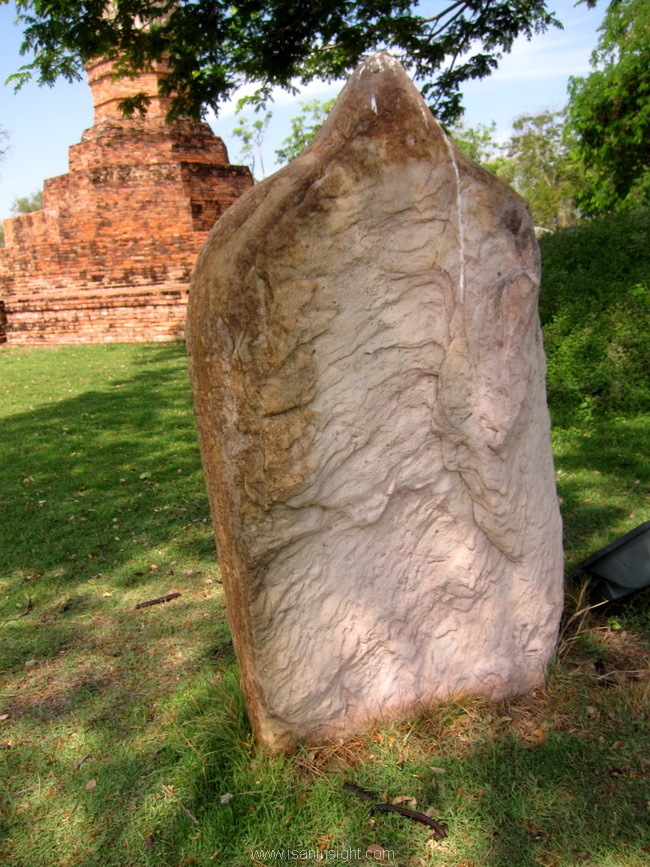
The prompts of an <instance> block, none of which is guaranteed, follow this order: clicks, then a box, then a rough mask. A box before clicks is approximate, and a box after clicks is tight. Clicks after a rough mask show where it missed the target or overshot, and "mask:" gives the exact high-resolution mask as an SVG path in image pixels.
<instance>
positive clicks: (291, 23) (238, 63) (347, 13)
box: [0, 0, 595, 121]
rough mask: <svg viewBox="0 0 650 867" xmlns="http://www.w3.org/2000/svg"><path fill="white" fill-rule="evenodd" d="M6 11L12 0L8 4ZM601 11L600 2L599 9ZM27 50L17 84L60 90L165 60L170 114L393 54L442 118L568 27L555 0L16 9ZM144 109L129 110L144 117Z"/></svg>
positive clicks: (184, 0)
mask: <svg viewBox="0 0 650 867" xmlns="http://www.w3.org/2000/svg"><path fill="white" fill-rule="evenodd" d="M0 2H7V0H0ZM590 2H595V0H590ZM16 5H17V9H18V18H19V21H20V22H21V23H22V26H23V29H24V38H23V43H22V48H21V50H22V52H23V53H24V54H28V55H29V54H31V53H34V57H33V59H32V60H31V61H30V62H28V63H26V64H25V65H24V66H23V67H21V69H20V70H19V71H18V72H17V73H16V74H15V75H14V76H12V78H13V80H14V82H15V83H16V84H17V86H20V85H21V84H22V83H23V82H24V81H26V80H28V79H29V78H30V77H32V76H34V77H36V79H37V80H38V82H39V83H41V84H52V83H53V82H54V81H55V80H56V79H57V78H58V77H59V76H64V77H65V78H67V79H70V80H73V79H76V78H79V77H80V75H81V73H82V71H83V67H84V63H86V62H87V61H89V60H91V59H93V58H96V57H105V58H109V59H113V60H116V61H117V62H118V67H119V69H120V70H121V72H122V73H124V74H128V73H134V72H138V71H140V70H142V69H144V68H146V66H147V64H148V63H150V62H151V61H161V60H163V59H166V61H167V62H168V63H169V65H170V68H171V71H170V74H169V76H168V78H166V80H165V82H164V83H163V85H162V90H163V92H164V93H165V94H167V95H169V94H172V95H173V102H172V108H171V115H172V116H173V115H178V114H187V115H191V116H194V117H200V116H201V115H202V114H203V112H204V111H205V109H206V107H211V108H213V109H214V110H215V111H218V107H219V104H220V103H222V102H223V101H224V100H226V99H228V98H229V97H230V96H231V95H232V93H233V92H234V91H235V90H236V88H237V87H239V86H240V85H242V84H244V83H246V82H256V83H257V84H258V86H259V90H258V96H259V97H260V99H262V98H264V97H265V96H268V95H269V93H270V90H271V88H273V87H275V86H280V87H284V88H287V89H292V88H293V87H294V86H295V84H296V83H298V82H299V83H302V84H305V83H307V82H309V81H311V80H312V79H314V78H322V79H324V80H326V81H333V80H336V79H340V78H341V77H343V76H345V75H347V74H348V73H349V72H350V71H351V70H352V69H353V68H354V67H355V66H356V65H357V63H359V61H360V60H361V59H362V58H363V57H364V56H365V55H367V54H368V53H369V52H373V51H376V50H378V49H382V48H385V49H387V50H388V51H390V52H391V54H393V55H394V56H395V57H397V58H398V59H399V60H400V61H401V62H402V63H403V64H404V65H405V66H406V67H407V69H408V70H409V72H410V73H411V74H412V76H413V77H414V79H415V81H416V83H417V84H418V86H419V87H420V88H421V90H422V93H423V95H424V96H425V98H426V99H427V100H428V101H429V102H430V103H431V105H432V108H433V109H434V111H435V112H436V114H437V116H438V117H439V118H440V119H441V120H443V121H445V120H452V119H453V118H454V117H456V116H458V115H459V113H460V111H461V98H460V85H461V84H462V83H463V82H464V81H467V80H469V79H475V78H483V77H485V76H486V75H489V74H490V72H492V70H494V69H495V68H496V66H497V64H498V61H499V59H500V57H501V56H502V54H503V52H507V51H509V50H510V48H511V46H512V43H513V41H514V40H515V39H516V37H518V36H520V35H525V36H527V37H528V38H530V37H531V36H532V35H533V34H535V33H539V32H542V31H544V30H545V29H547V28H548V27H549V26H551V25H556V24H558V23H559V22H558V21H557V19H556V18H555V17H554V16H553V14H552V12H550V11H549V8H548V7H549V5H550V4H549V2H548V0H507V2H506V0H446V2H443V3H440V4H437V5H436V6H435V7H434V8H435V9H437V10H438V11H436V12H434V13H433V14H429V13H428V12H424V11H423V10H422V9H421V7H420V5H419V3H418V2H416V0H321V2H314V3H307V2H304V0H238V2H237V0H236V2H234V3H233V4H232V5H231V4H229V3H225V2H221V0H16ZM145 103H146V100H145V99H142V98H138V99H131V100H127V101H125V104H124V108H125V109H127V110H130V111H133V110H134V109H135V108H138V107H142V106H143V105H144V104H145Z"/></svg>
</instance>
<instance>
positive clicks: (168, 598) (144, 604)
mask: <svg viewBox="0 0 650 867" xmlns="http://www.w3.org/2000/svg"><path fill="white" fill-rule="evenodd" d="M180 595H181V594H180V593H168V594H167V596H159V597H158V599H149V601H148V602H138V604H137V605H136V606H135V607H136V608H148V607H149V606H150V605H160V603H161V602H170V601H171V600H172V599H176V598H177V597H178V596H180Z"/></svg>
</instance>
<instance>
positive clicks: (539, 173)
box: [450, 111, 580, 229]
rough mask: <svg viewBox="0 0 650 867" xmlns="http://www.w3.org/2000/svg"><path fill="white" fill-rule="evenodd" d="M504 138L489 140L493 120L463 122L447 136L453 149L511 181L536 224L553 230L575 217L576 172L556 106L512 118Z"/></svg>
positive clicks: (565, 132)
mask: <svg viewBox="0 0 650 867" xmlns="http://www.w3.org/2000/svg"><path fill="white" fill-rule="evenodd" d="M512 126H513V130H512V133H511V135H510V138H509V139H508V140H507V141H505V142H503V143H501V144H500V143H499V142H498V141H497V140H496V139H495V133H496V123H494V122H493V123H492V124H490V126H485V125H484V124H478V125H477V126H475V127H465V126H464V125H462V124H457V125H456V126H454V127H452V128H451V129H450V135H451V137H452V138H453V140H454V142H455V143H456V145H457V146H458V148H459V149H460V150H461V151H463V153H464V154H466V155H467V156H468V157H470V158H471V159H473V160H474V161H475V162H477V163H478V164H479V165H482V166H483V167H484V168H486V169H487V170H488V171H490V172H492V173H493V174H495V175H498V176H499V177H500V178H502V179H503V180H504V181H506V182H507V183H509V184H511V185H512V186H513V187H514V188H515V189H516V190H517V192H518V193H519V194H520V195H522V196H523V197H524V198H525V199H526V200H527V201H528V203H529V205H530V209H531V211H532V215H533V221H534V222H535V225H537V226H544V227H545V228H547V229H559V228H563V227H565V226H570V225H572V224H574V223H575V222H576V221H577V219H578V214H577V212H576V210H575V207H574V204H573V200H574V197H575V191H576V184H577V182H578V179H579V176H580V172H579V167H578V166H577V165H576V163H575V160H574V157H573V153H572V140H571V136H570V133H569V131H568V130H567V127H566V124H565V122H564V112H562V111H555V112H552V111H542V112H539V113H538V114H535V115H524V116H522V117H519V118H517V119H516V120H515V121H514V122H513V125H512Z"/></svg>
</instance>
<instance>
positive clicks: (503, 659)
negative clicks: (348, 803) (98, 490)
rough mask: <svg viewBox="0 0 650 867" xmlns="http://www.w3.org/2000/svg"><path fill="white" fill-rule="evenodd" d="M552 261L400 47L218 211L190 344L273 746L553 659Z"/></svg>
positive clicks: (232, 587) (202, 265)
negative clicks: (405, 64) (287, 155)
mask: <svg viewBox="0 0 650 867" xmlns="http://www.w3.org/2000/svg"><path fill="white" fill-rule="evenodd" d="M538 282H539V254H538V247H537V243H536V241H535V237H534V234H533V230H532V225H531V220H530V216H529V213H528V210H527V207H526V205H525V203H524V202H523V201H522V200H521V199H520V198H519V197H518V196H517V195H516V194H515V193H514V192H513V191H512V190H511V189H510V188H509V187H507V186H506V185H505V184H503V183H502V182H501V181H499V180H498V179H497V178H495V177H493V176H492V175H490V174H488V173H487V172H485V171H483V170H482V169H481V168H479V167H477V166H476V165H474V164H473V163H472V162H470V161H468V160H467V159H466V158H464V157H463V156H462V155H461V154H460V153H459V152H458V151H456V150H455V148H454V147H453V145H452V144H451V142H450V141H449V140H448V139H447V138H446V136H445V135H444V133H443V132H442V130H441V128H440V127H439V126H438V124H437V123H436V121H435V120H434V119H433V117H432V116H431V114H430V112H429V111H428V110H427V108H426V106H425V104H424V103H423V101H422V100H421V98H420V96H419V94H418V92H417V91H416V89H415V88H414V87H413V85H412V84H411V82H410V81H409V79H408V77H407V76H406V74H405V73H404V71H403V70H402V68H401V67H400V66H399V65H398V64H397V63H396V62H395V61H393V60H392V59H391V58H390V57H388V55H385V54H381V55H377V56H375V57H374V58H372V59H371V60H369V61H367V62H366V63H364V64H363V65H362V66H360V67H359V69H358V70H357V71H356V72H355V73H354V75H353V76H352V78H351V79H350V81H349V82H348V84H347V86H346V88H345V90H344V91H343V93H342V94H341V96H340V98H339V100H338V102H337V104H336V107H335V108H334V111H333V112H332V114H331V116H330V118H329V120H328V122H327V123H326V125H325V126H324V128H323V129H322V131H321V133H320V134H319V136H318V137H317V139H316V140H315V141H314V143H313V144H312V146H311V147H310V148H309V149H308V150H307V151H306V152H305V153H304V154H303V155H302V156H301V157H299V158H298V159H297V160H295V161H294V162H293V163H292V164H291V165H289V166H287V167H286V168H285V169H283V170H282V171H280V172H278V173H277V174H276V175H274V176H273V177H272V178H269V179H268V180H267V181H265V182H264V183H261V184H259V185H258V186H257V187H255V188H254V189H253V190H251V191H250V192H249V193H247V194H246V195H245V196H244V197H242V199H240V201H239V202H238V203H237V204H236V205H234V206H233V207H232V208H231V210H230V211H228V213H227V214H226V215H225V216H224V217H223V218H222V219H221V220H220V222H219V223H218V225H217V226H216V227H215V229H214V230H213V232H212V234H211V236H210V237H209V239H208V241H207V243H206V245H205V247H204V249H203V252H202V254H201V256H200V258H199V262H198V265H197V267H196V270H195V274H194V278H193V283H192V288H191V292H190V306H189V317H188V331H189V341H188V345H189V353H190V362H191V371H192V380H193V388H194V395H195V405H196V414H197V420H198V426H199V435H200V441H201V448H202V454H203V461H204V466H205V470H206V475H207V483H208V488H209V493H210V498H211V505H212V513H213V517H214V523H215V529H216V536H217V547H218V551H219V555H220V560H221V564H222V569H223V576H224V585H225V588H226V593H227V601H228V610H229V618H230V622H231V625H232V631H233V638H234V642H235V650H236V652H237V655H238V658H239V662H240V665H241V670H242V679H243V684H244V689H245V693H246V699H247V705H248V709H249V713H250V716H251V719H252V722H253V725H254V728H255V729H256V732H257V734H258V736H259V738H260V739H261V741H262V742H263V743H265V744H267V745H268V746H269V747H270V748H272V749H281V748H283V747H286V746H288V745H290V744H291V743H293V742H294V741H295V740H296V739H304V740H307V741H318V740H323V739H336V738H339V737H345V736H347V735H349V734H351V733H352V732H354V731H355V730H357V729H359V728H360V727H362V726H363V725H364V723H366V722H367V721H368V720H371V719H379V718H385V717H390V716H396V715H399V714H403V713H405V712H408V711H409V710H412V709H415V708H418V707H421V706H426V705H430V704H432V703H434V702H435V701H437V700H440V699H444V698H446V697H448V696H450V695H454V694H462V693H480V694H483V695H486V696H489V697H491V698H494V699H497V698H500V697H502V696H505V695H509V694H516V693H521V692H524V691H527V690H529V689H531V688H532V687H534V686H536V685H538V684H539V683H540V681H541V680H542V677H543V672H544V667H545V664H546V663H547V661H548V659H549V656H550V655H551V653H552V651H553V648H554V644H555V640H556V634H557V627H558V619H559V614H560V609H561V586H562V552H561V527H560V518H559V511H558V504H557V499H556V494H555V485H554V474H553V465H552V457H551V451H550V442H549V419H548V414H547V410H546V403H545V390H544V356H543V349H542V343H541V335H540V328H539V323H538V317H537V292H538Z"/></svg>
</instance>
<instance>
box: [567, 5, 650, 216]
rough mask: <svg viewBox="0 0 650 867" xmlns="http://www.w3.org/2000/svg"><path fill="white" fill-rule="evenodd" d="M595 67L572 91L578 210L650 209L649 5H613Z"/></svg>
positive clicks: (575, 81)
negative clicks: (580, 176)
mask: <svg viewBox="0 0 650 867" xmlns="http://www.w3.org/2000/svg"><path fill="white" fill-rule="evenodd" d="M592 66H593V67H594V71H593V72H592V73H591V74H590V75H588V76H587V77H586V78H572V79H571V81H570V84H569V94H570V99H569V123H570V125H571V126H572V128H573V130H574V132H575V134H576V136H577V153H578V156H579V158H580V159H581V160H582V161H583V163H584V165H585V167H586V172H585V177H584V183H583V188H582V190H581V191H580V192H579V196H578V205H579V207H580V209H581V210H582V212H583V213H585V214H587V215H589V214H598V213H602V212H605V211H612V210H618V209H621V208H629V207H638V206H641V205H650V149H649V148H648V140H649V139H650V4H649V3H648V0H612V2H611V3H610V4H609V6H608V8H607V11H606V13H605V18H604V21H603V24H602V26H601V28H600V38H599V40H598V45H597V47H596V50H595V51H594V53H593V55H592Z"/></svg>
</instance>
